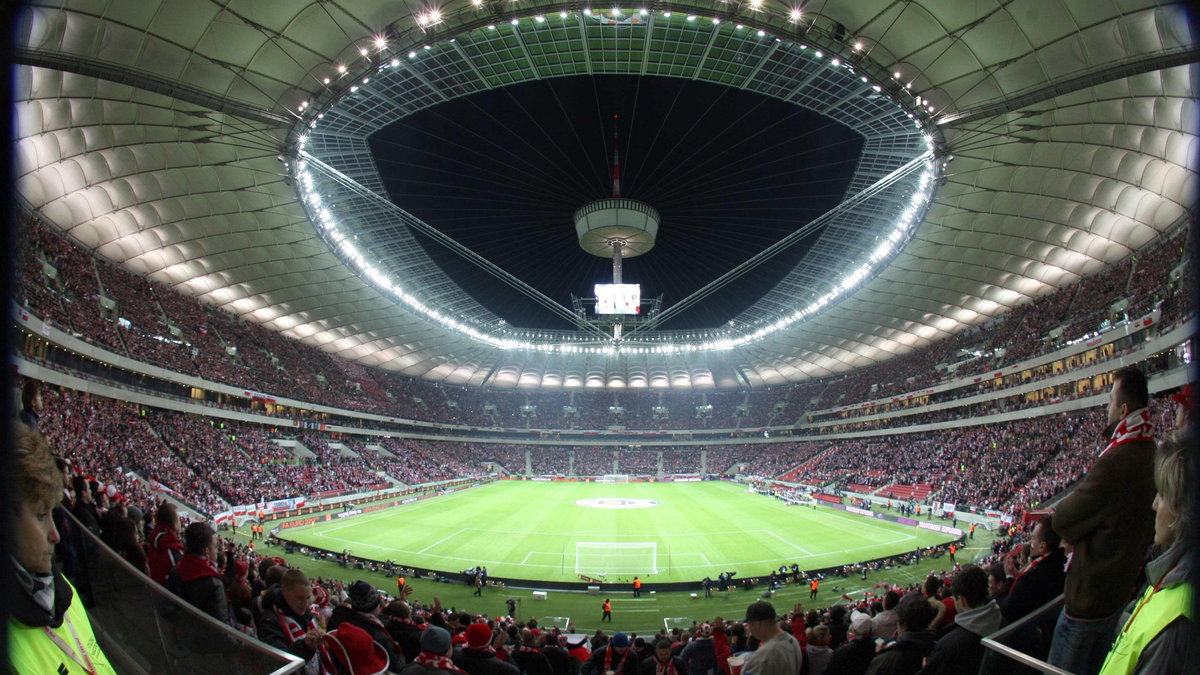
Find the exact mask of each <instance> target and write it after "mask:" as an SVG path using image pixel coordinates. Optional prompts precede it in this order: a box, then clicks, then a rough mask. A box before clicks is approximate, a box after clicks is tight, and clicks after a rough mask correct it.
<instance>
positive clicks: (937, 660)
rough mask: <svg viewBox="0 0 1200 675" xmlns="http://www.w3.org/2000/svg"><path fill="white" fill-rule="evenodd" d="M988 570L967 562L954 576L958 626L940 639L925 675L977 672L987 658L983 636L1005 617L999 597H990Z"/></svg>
mask: <svg viewBox="0 0 1200 675" xmlns="http://www.w3.org/2000/svg"><path fill="white" fill-rule="evenodd" d="M987 585H988V582H987V572H984V571H983V569H982V568H981V567H979V566H977V565H967V566H965V567H963V568H962V570H960V571H959V573H958V574H955V575H954V578H953V579H951V580H950V593H951V595H953V596H954V604H955V607H956V609H957V610H958V612H957V613H956V614H955V615H954V626H953V628H951V629H950V630H948V631H947V632H946V633H944V634H943V635H942V637H941V638H939V639H938V641H937V644H936V645H934V647H933V652H932V653H931V654H930V655H929V662H928V663H927V664H926V665H925V669H924V670H922V671H921V673H922V675H939V674H940V673H948V674H949V673H975V672H978V671H979V664H980V663H982V661H983V651H984V650H983V645H982V644H981V643H980V641H981V640H982V639H983V636H985V635H990V634H991V633H994V632H996V630H997V629H999V628H1000V624H1002V623H1003V622H1004V618H1003V617H1002V616H1001V614H1000V607H999V606H997V605H996V602H995V601H990V600H988V599H987Z"/></svg>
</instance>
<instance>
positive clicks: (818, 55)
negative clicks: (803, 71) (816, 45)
mask: <svg viewBox="0 0 1200 675" xmlns="http://www.w3.org/2000/svg"><path fill="white" fill-rule="evenodd" d="M813 56H815V57H817V58H818V59H819V58H821V57H822V56H825V53H824V52H822V51H820V50H818V51H815V52H813Z"/></svg>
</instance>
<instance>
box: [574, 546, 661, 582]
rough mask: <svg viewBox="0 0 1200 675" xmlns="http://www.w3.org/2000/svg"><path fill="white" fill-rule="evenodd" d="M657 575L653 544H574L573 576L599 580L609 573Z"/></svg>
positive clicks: (656, 561)
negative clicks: (578, 575)
mask: <svg viewBox="0 0 1200 675" xmlns="http://www.w3.org/2000/svg"><path fill="white" fill-rule="evenodd" d="M657 573H658V543H657V542H653V541H645V542H624V541H621V542H614V541H577V542H575V574H586V575H588V576H595V577H601V578H603V577H606V576H608V575H610V574H657Z"/></svg>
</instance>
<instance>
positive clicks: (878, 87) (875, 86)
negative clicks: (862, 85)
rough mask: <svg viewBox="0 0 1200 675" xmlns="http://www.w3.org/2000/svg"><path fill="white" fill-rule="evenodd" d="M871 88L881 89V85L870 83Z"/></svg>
mask: <svg viewBox="0 0 1200 675" xmlns="http://www.w3.org/2000/svg"><path fill="white" fill-rule="evenodd" d="M871 88H872V89H874V90H875V91H883V87H881V86H879V85H877V84H873V85H871Z"/></svg>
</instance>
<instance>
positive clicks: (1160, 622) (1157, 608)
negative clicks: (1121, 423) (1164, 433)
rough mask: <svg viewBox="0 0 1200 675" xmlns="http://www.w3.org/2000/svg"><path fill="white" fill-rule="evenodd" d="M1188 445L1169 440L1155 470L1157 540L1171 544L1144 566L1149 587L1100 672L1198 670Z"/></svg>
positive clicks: (1192, 494) (1199, 645)
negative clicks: (1193, 598)
mask: <svg viewBox="0 0 1200 675" xmlns="http://www.w3.org/2000/svg"><path fill="white" fill-rule="evenodd" d="M1191 452H1192V447H1191V446H1190V445H1183V444H1180V443H1175V442H1168V443H1167V444H1165V445H1164V447H1163V448H1162V449H1161V451H1160V454H1159V458H1158V462H1157V466H1156V468H1155V472H1154V484H1155V487H1156V488H1157V489H1158V494H1156V495H1155V497H1154V512H1155V515H1154V543H1155V544H1156V545H1158V546H1166V547H1167V549H1166V550H1165V551H1164V552H1162V553H1161V554H1160V555H1158V556H1157V557H1156V558H1154V559H1153V560H1151V561H1150V562H1149V563H1147V565H1146V582H1147V586H1146V590H1145V591H1144V592H1143V593H1142V597H1141V599H1140V600H1138V603H1137V605H1136V606H1135V607H1134V609H1133V611H1132V614H1131V616H1130V617H1129V618H1128V619H1127V620H1126V621H1125V626H1124V628H1122V629H1121V632H1120V633H1119V634H1118V635H1117V639H1116V641H1115V642H1114V643H1113V645H1112V649H1111V650H1110V651H1109V653H1108V657H1107V658H1106V659H1105V661H1104V666H1103V668H1102V669H1101V671H1100V672H1101V673H1102V675H1118V674H1121V675H1124V674H1141V673H1146V674H1147V675H1148V674H1149V673H1188V672H1193V673H1194V672H1196V671H1197V666H1200V639H1198V638H1197V633H1196V620H1195V617H1194V615H1193V614H1192V612H1193V611H1194V609H1193V604H1192V602H1193V601H1192V596H1193V590H1192V589H1193V583H1192V570H1193V569H1194V565H1195V556H1194V555H1193V552H1194V551H1193V544H1192V541H1193V540H1191V539H1190V537H1191V536H1193V534H1194V533H1193V532H1192V531H1191V523H1192V517H1193V516H1192V513H1193V512H1192V511H1191V509H1192V508H1193V507H1194V506H1195V494H1196V489H1195V486H1194V484H1193V483H1192V482H1191V479H1192V475H1189V474H1190V471H1191V467H1190V466H1189V465H1190V464H1191V461H1190V460H1191Z"/></svg>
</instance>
